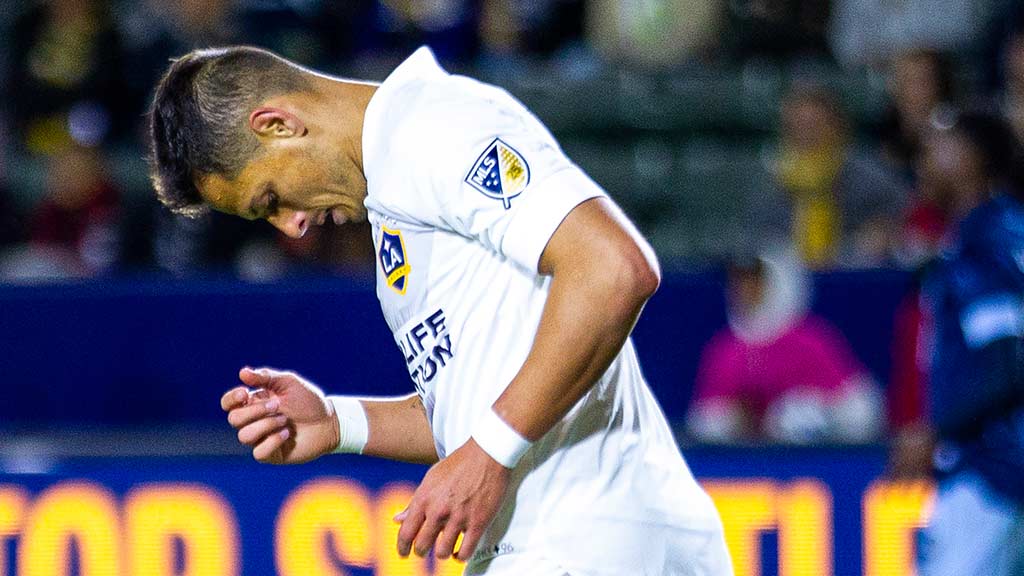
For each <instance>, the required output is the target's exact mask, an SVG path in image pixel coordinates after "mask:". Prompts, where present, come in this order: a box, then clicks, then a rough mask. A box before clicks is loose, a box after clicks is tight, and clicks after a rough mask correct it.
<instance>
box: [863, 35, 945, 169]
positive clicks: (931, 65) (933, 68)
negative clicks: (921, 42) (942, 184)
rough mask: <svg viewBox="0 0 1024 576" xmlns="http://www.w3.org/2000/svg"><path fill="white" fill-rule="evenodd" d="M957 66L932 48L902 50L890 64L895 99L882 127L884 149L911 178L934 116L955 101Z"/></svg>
mask: <svg viewBox="0 0 1024 576" xmlns="http://www.w3.org/2000/svg"><path fill="white" fill-rule="evenodd" d="M953 76H954V74H953V66H952V63H951V62H950V60H949V58H948V56H946V55H944V54H942V53H939V52H935V51H932V50H911V51H907V52H903V53H900V54H899V55H897V56H896V57H895V58H893V60H892V62H891V63H890V66H889V79H888V91H889V95H890V97H891V103H890V105H889V107H888V108H887V110H886V111H885V114H884V116H883V117H882V122H881V125H880V127H879V134H878V139H879V141H880V143H881V145H882V152H883V154H884V157H885V158H886V160H888V161H889V162H890V163H891V164H892V165H893V166H894V167H895V168H896V169H897V170H899V171H900V172H901V173H903V174H904V175H905V176H907V177H908V179H913V178H914V177H915V174H914V171H913V164H914V162H916V161H917V158H918V156H919V155H920V153H921V141H922V139H923V138H924V136H925V133H926V132H927V131H928V129H929V126H930V125H931V122H932V121H933V119H935V118H936V117H938V116H941V115H942V114H943V113H944V111H948V110H950V109H951V106H952V105H954V104H955V100H956V90H955V87H954V80H953Z"/></svg>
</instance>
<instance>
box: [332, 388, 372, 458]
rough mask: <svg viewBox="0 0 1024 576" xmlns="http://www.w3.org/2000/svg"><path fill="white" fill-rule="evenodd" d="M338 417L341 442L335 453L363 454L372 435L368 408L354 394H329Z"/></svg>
mask: <svg viewBox="0 0 1024 576" xmlns="http://www.w3.org/2000/svg"><path fill="white" fill-rule="evenodd" d="M327 400H329V401H330V403H331V404H332V405H333V406H334V415H335V417H337V418H338V431H339V433H340V435H341V442H339V443H338V447H337V448H335V449H334V453H335V454H353V453H354V454H362V453H363V448H366V440H367V439H368V438H369V437H370V424H369V423H368V422H367V421H366V409H365V408H363V403H362V402H360V401H359V399H358V398H355V397H354V396H328V397H327Z"/></svg>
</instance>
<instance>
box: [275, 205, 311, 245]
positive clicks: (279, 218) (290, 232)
mask: <svg viewBox="0 0 1024 576" xmlns="http://www.w3.org/2000/svg"><path fill="white" fill-rule="evenodd" d="M268 220H270V223H271V224H273V225H274V227H275V228H277V229H278V230H280V231H281V232H284V233H285V234H286V235H287V236H290V237H291V238H302V236H303V235H304V234H305V233H306V230H307V229H309V213H308V212H306V211H304V210H294V211H293V210H281V211H280V212H278V214H277V215H275V216H273V217H271V218H268Z"/></svg>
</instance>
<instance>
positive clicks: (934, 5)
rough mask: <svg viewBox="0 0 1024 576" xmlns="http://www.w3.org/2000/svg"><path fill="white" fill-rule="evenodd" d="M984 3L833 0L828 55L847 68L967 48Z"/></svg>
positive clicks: (982, 18) (986, 7)
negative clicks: (924, 51) (917, 53)
mask: <svg viewBox="0 0 1024 576" xmlns="http://www.w3.org/2000/svg"><path fill="white" fill-rule="evenodd" d="M991 4H992V2H990V1H988V0H902V1H899V2H893V1H892V0H833V2H832V17H831V21H830V23H829V30H830V36H831V42H830V43H831V45H832V50H833V53H834V54H835V56H836V59H837V60H838V61H839V62H840V64H842V65H844V66H847V67H853V66H863V65H876V64H881V63H884V62H888V61H890V60H891V59H892V58H893V57H894V56H895V55H896V54H899V53H901V52H906V51H908V50H917V49H921V48H924V49H933V50H944V51H955V50H962V49H966V48H969V47H971V45H972V44H974V43H975V42H976V41H977V39H978V36H979V35H980V33H981V32H982V31H983V30H984V27H985V24H986V22H987V19H988V17H989V11H990V9H991Z"/></svg>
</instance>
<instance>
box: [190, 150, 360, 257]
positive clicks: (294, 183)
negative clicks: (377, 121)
mask: <svg viewBox="0 0 1024 576" xmlns="http://www.w3.org/2000/svg"><path fill="white" fill-rule="evenodd" d="M199 188H200V191H201V192H202V195H203V197H204V198H205V199H206V201H207V202H209V203H210V205H211V206H213V208H214V209H215V210H218V211H220V212H225V213H227V214H234V215H237V216H241V217H242V218H246V219H248V220H257V219H265V220H267V221H268V222H270V223H271V224H273V225H274V226H275V227H276V228H277V229H278V230H280V231H281V232H283V233H285V234H286V235H288V236H290V237H292V238H299V237H301V236H302V235H303V234H305V233H306V230H308V229H309V227H310V226H318V225H322V224H326V223H327V222H333V223H334V224H343V223H345V222H359V221H362V220H365V219H366V209H365V208H364V207H363V199H364V198H365V197H366V180H365V178H364V177H363V175H362V172H361V171H360V170H359V169H358V168H356V167H354V166H352V167H348V168H347V169H346V167H344V166H342V165H341V162H339V161H337V160H333V161H332V159H331V158H329V155H328V154H321V153H319V151H318V150H316V149H315V147H314V146H312V145H311V144H309V143H308V141H307V142H302V143H293V142H286V143H281V144H278V145H275V146H270V147H267V148H266V149H265V150H264V151H263V152H262V153H260V154H258V155H257V156H256V158H255V159H253V160H252V161H251V162H249V164H248V165H247V166H246V167H245V168H244V169H243V170H242V172H241V173H240V174H239V175H238V177H237V178H235V179H234V180H229V179H227V178H224V177H223V176H220V175H210V176H207V177H206V178H203V179H202V180H201V181H200V182H199Z"/></svg>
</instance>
